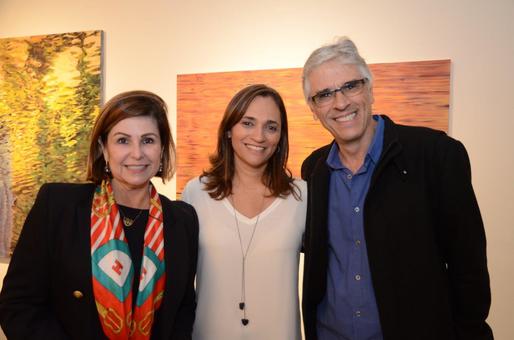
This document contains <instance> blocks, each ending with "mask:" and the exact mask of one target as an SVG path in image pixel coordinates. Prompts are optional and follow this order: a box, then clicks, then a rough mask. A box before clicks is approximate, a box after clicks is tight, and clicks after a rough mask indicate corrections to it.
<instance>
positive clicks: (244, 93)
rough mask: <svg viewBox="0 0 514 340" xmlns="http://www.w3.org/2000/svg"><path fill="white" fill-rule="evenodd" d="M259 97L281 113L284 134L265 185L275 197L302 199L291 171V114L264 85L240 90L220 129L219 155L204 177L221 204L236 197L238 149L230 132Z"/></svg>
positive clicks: (270, 161)
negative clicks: (289, 157)
mask: <svg viewBox="0 0 514 340" xmlns="http://www.w3.org/2000/svg"><path fill="white" fill-rule="evenodd" d="M256 97H267V98H268V97H269V98H271V99H273V101H274V102H275V104H276V105H277V107H278V109H279V111H280V120H281V124H280V126H281V131H280V140H279V142H278V146H277V150H276V152H274V153H273V155H272V156H271V158H270V159H269V160H268V164H267V166H266V169H265V171H264V176H263V178H262V181H263V184H264V185H266V187H267V188H269V189H270V191H271V195H273V196H276V197H278V196H281V197H285V196H287V195H289V194H291V193H292V194H293V195H294V197H295V198H296V199H299V198H300V193H299V189H298V187H297V186H296V185H295V184H294V180H293V177H292V175H291V171H289V169H287V158H288V155H289V137H288V133H287V113H286V108H285V105H284V101H283V100H282V97H281V96H280V94H279V93H278V92H277V91H276V90H274V89H273V88H271V87H269V86H266V85H264V84H255V85H250V86H247V87H245V88H243V89H242V90H240V91H239V92H238V93H236V95H235V96H234V97H233V98H232V99H231V100H230V102H229V103H228V105H227V108H226V109H225V113H224V115H223V118H222V120H221V122H220V125H219V127H218V142H217V148H216V152H215V153H214V154H212V155H211V156H210V157H209V161H210V163H211V167H210V169H209V170H206V171H204V172H203V173H202V176H201V177H202V178H205V180H204V183H205V189H206V191H208V192H209V195H210V196H211V197H212V198H214V199H217V200H221V199H223V198H225V197H228V196H229V195H230V194H231V193H232V179H233V177H234V173H235V166H234V149H233V148H232V142H231V140H230V138H229V136H228V132H229V131H230V130H231V129H232V127H233V126H234V125H236V124H237V123H238V122H239V121H240V120H241V119H242V118H243V116H244V114H245V113H246V110H247V109H248V107H249V106H250V104H251V103H252V101H253V100H254V99H255V98H256Z"/></svg>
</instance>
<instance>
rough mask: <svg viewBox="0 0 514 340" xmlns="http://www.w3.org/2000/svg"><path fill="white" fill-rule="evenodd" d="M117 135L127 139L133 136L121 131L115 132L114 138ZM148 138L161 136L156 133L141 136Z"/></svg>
mask: <svg viewBox="0 0 514 340" xmlns="http://www.w3.org/2000/svg"><path fill="white" fill-rule="evenodd" d="M117 135H122V136H126V137H132V135H130V134H128V133H125V132H121V131H119V132H115V133H114V134H113V136H117ZM148 136H156V137H158V136H159V135H158V134H156V133H154V132H148V133H143V134H142V135H141V137H148Z"/></svg>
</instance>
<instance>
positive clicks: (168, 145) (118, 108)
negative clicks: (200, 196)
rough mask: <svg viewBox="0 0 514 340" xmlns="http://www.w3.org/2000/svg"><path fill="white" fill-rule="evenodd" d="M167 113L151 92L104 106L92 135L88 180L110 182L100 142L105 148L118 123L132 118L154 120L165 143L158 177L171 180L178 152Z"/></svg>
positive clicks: (133, 93)
mask: <svg viewBox="0 0 514 340" xmlns="http://www.w3.org/2000/svg"><path fill="white" fill-rule="evenodd" d="M167 113H168V109H167V106H166V103H165V102H164V100H162V98H161V97H159V96H158V95H156V94H154V93H152V92H148V91H129V92H123V93H120V94H118V95H116V96H114V97H113V98H111V100H109V101H108V102H107V103H105V105H104V106H103V108H102V111H101V112H100V114H99V115H98V117H97V119H96V121H95V125H94V127H93V131H92V132H91V140H90V145H89V155H88V160H87V180H90V181H92V182H93V183H96V184H100V183H101V182H102V180H104V179H108V178H110V175H109V174H108V173H106V172H105V159H104V157H103V153H102V146H101V144H100V142H101V143H102V144H103V145H106V142H107V135H108V134H109V132H110V131H111V129H112V128H113V127H114V126H115V125H116V124H118V122H120V121H122V120H123V119H126V118H131V117H151V118H153V119H155V121H156V122H157V128H158V130H159V135H160V139H161V143H162V159H161V162H162V171H159V172H158V173H157V174H156V176H157V177H161V179H162V181H163V183H164V182H165V181H167V180H170V179H171V178H172V177H173V174H174V173H175V157H176V151H175V143H174V142H173V137H172V135H171V129H170V125H169V123H168V117H167Z"/></svg>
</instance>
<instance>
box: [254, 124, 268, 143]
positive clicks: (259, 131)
mask: <svg viewBox="0 0 514 340" xmlns="http://www.w3.org/2000/svg"><path fill="white" fill-rule="evenodd" d="M265 128H266V127H265V126H258V127H256V128H255V129H253V131H252V138H253V139H254V140H255V141H256V142H264V139H265V134H264V129H265Z"/></svg>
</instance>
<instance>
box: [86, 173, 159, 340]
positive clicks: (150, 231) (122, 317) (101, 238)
mask: <svg viewBox="0 0 514 340" xmlns="http://www.w3.org/2000/svg"><path fill="white" fill-rule="evenodd" d="M163 227H164V224H163V221H162V206H161V201H160V199H159V194H158V193H157V190H155V188H154V187H153V185H150V212H149V217H148V223H147V225H146V229H145V236H144V237H145V240H144V250H143V261H142V264H141V273H140V280H139V289H138V294H137V300H136V303H135V307H134V310H132V287H133V284H132V283H133V280H134V266H133V265H132V260H131V257H130V251H129V246H128V243H127V240H126V238H125V233H124V231H123V223H122V221H121V218H120V213H119V212H118V206H117V205H116V202H115V201H114V195H113V192H112V187H111V183H110V182H109V181H105V180H104V181H103V182H102V184H101V185H100V186H98V187H97V188H96V190H95V195H94V197H93V208H92V210H91V259H92V267H93V292H94V295H95V302H96V307H97V309H98V313H99V315H100V321H101V324H102V328H103V331H104V333H105V335H106V336H107V337H108V338H109V339H137V340H139V339H150V335H151V330H152V324H153V320H154V313H155V311H156V310H157V309H158V308H159V306H160V304H161V302H162V297H163V293H164V283H165V276H166V275H165V267H164V234H163Z"/></svg>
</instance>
